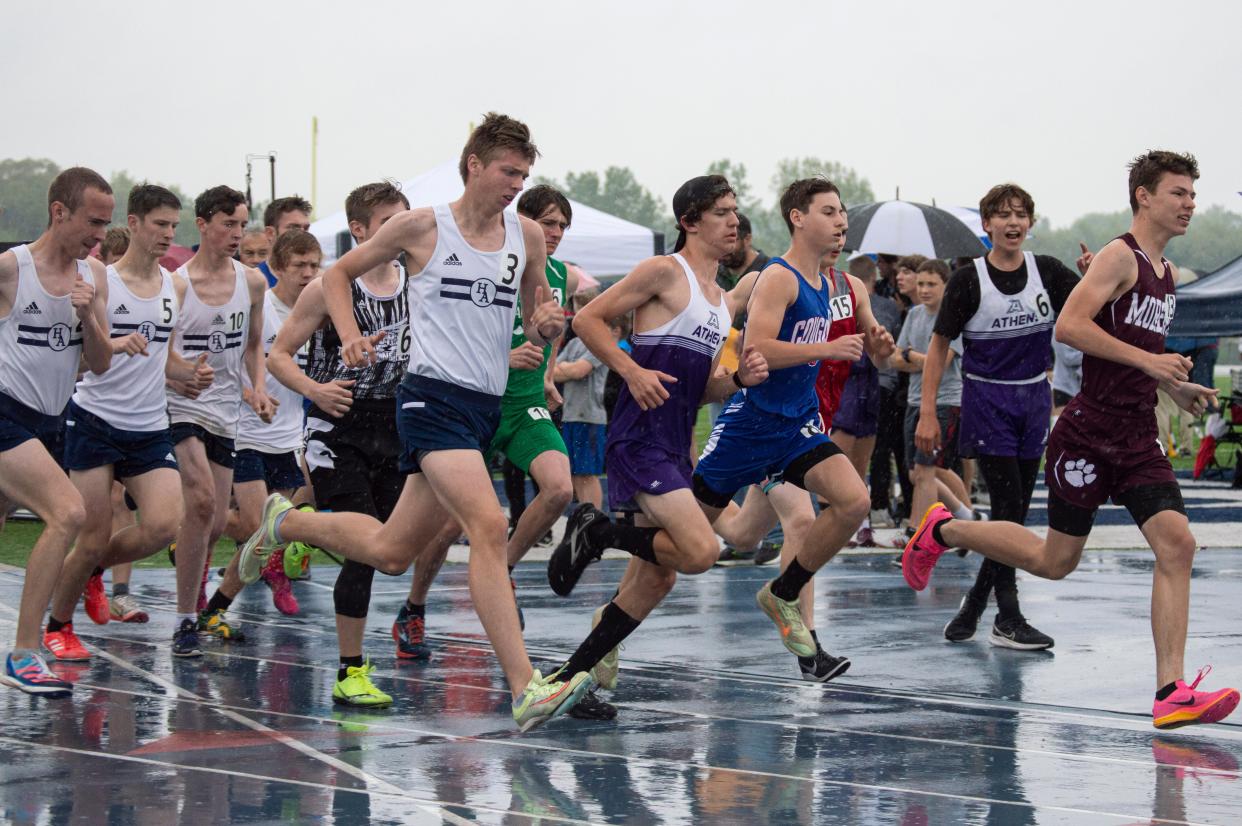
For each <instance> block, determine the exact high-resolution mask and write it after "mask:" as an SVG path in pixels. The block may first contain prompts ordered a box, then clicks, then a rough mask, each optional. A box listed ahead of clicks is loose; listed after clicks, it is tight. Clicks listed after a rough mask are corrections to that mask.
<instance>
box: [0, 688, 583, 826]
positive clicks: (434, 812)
mask: <svg viewBox="0 0 1242 826" xmlns="http://www.w3.org/2000/svg"><path fill="white" fill-rule="evenodd" d="M139 696H148V697H160V696H163V695H158V694H147V695H139ZM0 743H8V744H10V745H13V746H17V747H19V748H28V749H44V750H48V751H59V752H65V753H68V754H77V755H81V756H84V757H99V758H102V759H105V760H120V761H121V762H124V763H140V764H143V765H147V766H158V767H160V768H163V769H172V770H174V771H187V772H203V773H206V774H222V775H225V776H227V777H244V778H247V779H250V780H264V781H268V782H270V783H287V784H289V785H291V786H304V787H308V788H312V789H326V790H328V791H332V792H345V793H348V794H361V795H366V796H368V797H384V798H396V799H398V800H401V801H403V802H411V803H414V804H416V805H419V807H420V808H422V809H423V811H424V812H425V813H426V814H428V815H430V816H431V817H436V818H442V819H443V820H444V821H447V822H449V823H452V824H455V826H474V824H475V823H476V822H477V821H475V820H472V819H469V818H464V817H461V816H460V815H456V814H454V813H452V812H450V811H447V810H445V809H443V808H439V807H441V806H452V807H453V808H456V809H462V810H465V811H476V812H487V813H488V814H497V815H516V816H519V817H530V815H528V814H526V813H525V812H518V811H514V810H511V809H497V808H494V807H490V806H475V805H468V804H463V803H442V802H441V801H438V800H434V799H428V798H425V797H417V796H415V795H412V794H409V793H408V792H403V791H400V790H398V792H397V793H395V794H394V793H393V792H388V791H384V790H382V789H352V788H349V787H348V786H334V785H332V784H331V783H316V782H314V781H313V780H293V779H291V778H287V777H275V776H273V775H268V774H255V773H254V772H244V771H239V770H237V769H220V768H215V767H212V766H194V765H188V764H183V763H174V762H171V761H168V760H156V759H154V758H151V757H139V756H137V755H133V754H116V753H114V752H106V751H92V750H90V749H79V748H74V747H72V746H59V745H53V744H51V743H35V742H32V741H29V740H19V739H17V738H16V737H8V736H5V735H0ZM539 817H540V818H542V819H544V820H550V821H554V822H556V823H569V824H585V825H586V826H593V822H592V821H589V820H574V819H572V818H565V817H559V816H556V815H545V814H541V815H540V816H539Z"/></svg>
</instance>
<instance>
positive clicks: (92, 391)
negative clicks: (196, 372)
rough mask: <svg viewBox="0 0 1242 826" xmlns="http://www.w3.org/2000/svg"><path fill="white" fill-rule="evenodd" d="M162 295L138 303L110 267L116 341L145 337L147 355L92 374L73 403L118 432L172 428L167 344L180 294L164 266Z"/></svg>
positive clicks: (119, 357) (118, 360) (118, 359)
mask: <svg viewBox="0 0 1242 826" xmlns="http://www.w3.org/2000/svg"><path fill="white" fill-rule="evenodd" d="M160 277H162V278H163V279H164V281H163V284H162V285H161V286H160V291H159V292H158V293H156V294H155V295H153V296H152V297H150V298H139V297H138V296H136V295H134V294H133V292H131V291H130V289H129V287H128V286H127V285H126V284H125V279H123V278H121V274H120V273H118V272H117V271H116V268H115V267H111V266H109V267H108V327H109V330H110V332H111V336H112V338H122V337H124V336H128V335H131V334H132V333H141V334H142V336H143V337H144V338H146V340H147V354H146V355H145V356H144V355H142V354H141V353H139V354H138V355H134V356H131V355H127V354H125V353H116V354H114V355H113V356H112V366H111V367H109V368H108V372H106V373H104V374H103V375H97V374H95V373H91V372H89V371H87V373H86V375H84V376H83V377H82V380H81V381H80V382H78V389H77V391H75V392H74V394H73V401H74V403H75V404H77V405H78V406H79V407H81V408H82V409H83V410H86V411H87V412H88V413H94V414H95V415H96V416H98V417H99V418H101V419H103V420H104V421H105V422H107V423H108V424H110V425H112V426H113V427H115V428H117V429H118V430H130V431H137V432H140V433H141V432H151V431H158V430H166V429H168V396H167V393H166V391H165V389H164V368H165V366H166V365H167V363H168V339H169V337H170V336H171V335H172V331H173V327H174V326H175V325H176V323H177V291H176V288H175V287H174V286H173V280H172V274H171V273H169V272H168V270H166V269H164V268H163V267H160Z"/></svg>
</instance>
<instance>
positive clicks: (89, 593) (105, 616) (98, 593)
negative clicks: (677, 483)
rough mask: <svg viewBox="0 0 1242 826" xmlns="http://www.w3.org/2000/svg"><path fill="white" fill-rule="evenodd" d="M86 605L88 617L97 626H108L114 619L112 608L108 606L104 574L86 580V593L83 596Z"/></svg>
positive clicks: (94, 575)
mask: <svg viewBox="0 0 1242 826" xmlns="http://www.w3.org/2000/svg"><path fill="white" fill-rule="evenodd" d="M82 601H83V602H85V603H86V615H87V616H88V617H90V618H91V622H93V623H95V624H96V625H106V624H107V623H108V620H110V619H112V607H111V606H110V605H108V594H107V593H106V592H105V591H104V584H103V574H91V578H90V579H88V580H86V592H85V593H84V594H83V595H82Z"/></svg>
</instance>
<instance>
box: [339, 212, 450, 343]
mask: <svg viewBox="0 0 1242 826" xmlns="http://www.w3.org/2000/svg"><path fill="white" fill-rule="evenodd" d="M435 231H436V216H435V213H434V212H432V210H431V208H430V207H423V208H420V209H411V210H407V211H405V212H398V213H397V214H396V215H394V216H393V217H392V218H390V219H389V220H388V221H386V222H385V223H384V225H383V226H382V227H380V228H379V231H378V232H376V233H375V235H373V236H372V237H371V238H368V239H367V240H366V241H364V242H362V243H361V244H359V245H358V246H357V247H354V248H353V249H352V250H350V251H349V252H347V253H345V254H344V255H342V256H341V257H340V258H339V259H337V261H336V263H334V264H333V265H332V266H331V267H329V268H328V270H327V272H325V273H324V274H323V276H322V280H323V295H324V304H325V306H326V307H327V310H328V315H329V316H331V318H332V323H333V324H334V325H336V330H337V333H338V334H339V335H340V337H341V360H342V361H344V362H345V364H346V365H347V366H349V367H359V366H364V365H369V364H373V363H374V361H375V342H373V341H370V340H368V339H364V338H363V337H362V333H361V331H359V329H358V323H357V322H356V321H354V299H353V294H352V292H351V291H350V288H349V285H350V282H351V281H353V280H354V279H355V278H357V277H359V276H360V275H362V274H363V273H365V272H367V271H368V270H371V269H373V268H375V267H378V266H379V265H380V264H384V263H386V262H388V261H392V260H393V259H395V258H396V257H397V256H399V255H400V254H401V253H402V252H408V253H409V254H408V255H407V261H408V262H409V268H410V272H411V273H417V272H419V271H421V270H422V268H423V266H425V264H426V262H425V261H421V260H415V259H414V258H411V257H410V256H412V255H413V252H412V251H414V250H419V249H421V248H422V247H423V246H425V245H426V243H427V242H430V243H431V244H432V245H433V246H434V238H435ZM427 254H430V253H427Z"/></svg>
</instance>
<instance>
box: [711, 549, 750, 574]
mask: <svg viewBox="0 0 1242 826" xmlns="http://www.w3.org/2000/svg"><path fill="white" fill-rule="evenodd" d="M754 561H755V552H754V551H743V550H741V549H740V548H735V547H733V546H732V545H725V546H724V548H722V549H721V551H720V558H719V559H717V560H716V565H717V566H719V567H721V568H728V567H731V566H733V565H750V564H752V563H753V562H754Z"/></svg>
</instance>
